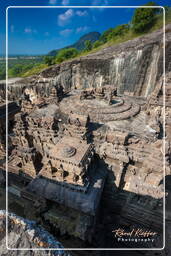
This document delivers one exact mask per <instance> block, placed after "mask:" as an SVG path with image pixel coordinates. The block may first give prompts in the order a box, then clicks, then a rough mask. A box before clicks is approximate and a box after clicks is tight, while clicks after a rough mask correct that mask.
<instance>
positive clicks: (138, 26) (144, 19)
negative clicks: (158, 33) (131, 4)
mask: <svg viewBox="0 0 171 256" xmlns="http://www.w3.org/2000/svg"><path fill="white" fill-rule="evenodd" d="M145 6H149V8H137V9H136V10H135V13H134V15H133V18H132V29H133V31H134V32H136V33H142V32H145V31H147V30H148V29H150V28H151V27H152V26H153V24H154V22H155V16H156V14H157V13H158V12H159V10H158V9H156V8H150V6H157V5H156V3H155V2H149V3H147V4H146V5H145Z"/></svg>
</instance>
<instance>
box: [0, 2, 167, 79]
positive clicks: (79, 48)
mask: <svg viewBox="0 0 171 256" xmlns="http://www.w3.org/2000/svg"><path fill="white" fill-rule="evenodd" d="M146 5H148V6H149V7H150V6H156V4H155V2H149V3H147V4H146ZM165 11H166V24H168V23H171V7H168V6H166V7H165ZM162 26H163V10H162V9H158V8H137V9H136V10H135V12H134V15H133V17H132V20H131V22H130V23H129V24H122V25H119V26H116V27H115V28H109V29H108V30H106V31H104V32H103V33H102V35H101V36H100V37H99V34H98V32H91V33H89V34H87V35H85V36H83V37H81V38H80V40H79V41H78V42H76V43H75V44H74V45H72V46H71V47H66V48H63V49H61V50H54V51H52V52H53V55H54V56H48V55H47V56H45V57H44V58H38V59H35V60H20V59H17V60H16V61H13V60H11V61H10V62H9V77H17V76H18V77H26V76H31V75H34V74H36V73H38V72H40V71H41V70H42V69H44V68H46V67H48V66H51V65H54V64H59V63H61V62H63V61H66V60H71V59H74V58H76V57H80V56H84V55H87V54H88V53H93V52H96V51H98V50H100V49H102V48H105V47H108V46H111V45H114V44H118V43H122V42H125V41H128V40H131V39H134V38H136V37H138V36H141V35H144V34H146V33H151V32H153V31H155V30H157V29H160V28H162ZM94 33H96V34H95V35H94ZM89 38H91V40H90V39H89ZM92 38H93V40H92ZM95 38H96V39H95ZM55 53H56V54H55ZM0 79H5V63H4V62H3V63H1V62H0Z"/></svg>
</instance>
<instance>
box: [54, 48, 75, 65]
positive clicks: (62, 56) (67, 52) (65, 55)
mask: <svg viewBox="0 0 171 256" xmlns="http://www.w3.org/2000/svg"><path fill="white" fill-rule="evenodd" d="M77 55H78V50H77V49H75V48H68V49H63V50H60V51H59V53H58V54H57V56H56V59H55V62H56V63H61V62H62V61H64V60H68V59H71V58H74V57H76V56H77Z"/></svg>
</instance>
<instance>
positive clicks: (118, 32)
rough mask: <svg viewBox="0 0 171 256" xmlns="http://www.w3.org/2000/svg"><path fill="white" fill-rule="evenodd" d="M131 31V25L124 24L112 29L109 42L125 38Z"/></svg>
mask: <svg viewBox="0 0 171 256" xmlns="http://www.w3.org/2000/svg"><path fill="white" fill-rule="evenodd" d="M129 29H130V26H129V24H123V25H119V26H117V27H115V28H114V29H112V31H111V32H110V33H109V34H108V36H107V41H109V40H111V39H112V38H115V37H117V36H123V35H124V34H126V33H127V32H128V31H129Z"/></svg>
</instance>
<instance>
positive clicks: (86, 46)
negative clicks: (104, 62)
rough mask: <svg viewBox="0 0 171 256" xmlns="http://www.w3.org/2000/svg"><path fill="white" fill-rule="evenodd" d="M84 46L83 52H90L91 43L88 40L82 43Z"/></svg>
mask: <svg viewBox="0 0 171 256" xmlns="http://www.w3.org/2000/svg"><path fill="white" fill-rule="evenodd" d="M84 45H85V48H84V50H85V51H86V52H88V51H91V50H92V42H91V41H90V40H86V41H85V43H84Z"/></svg>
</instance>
